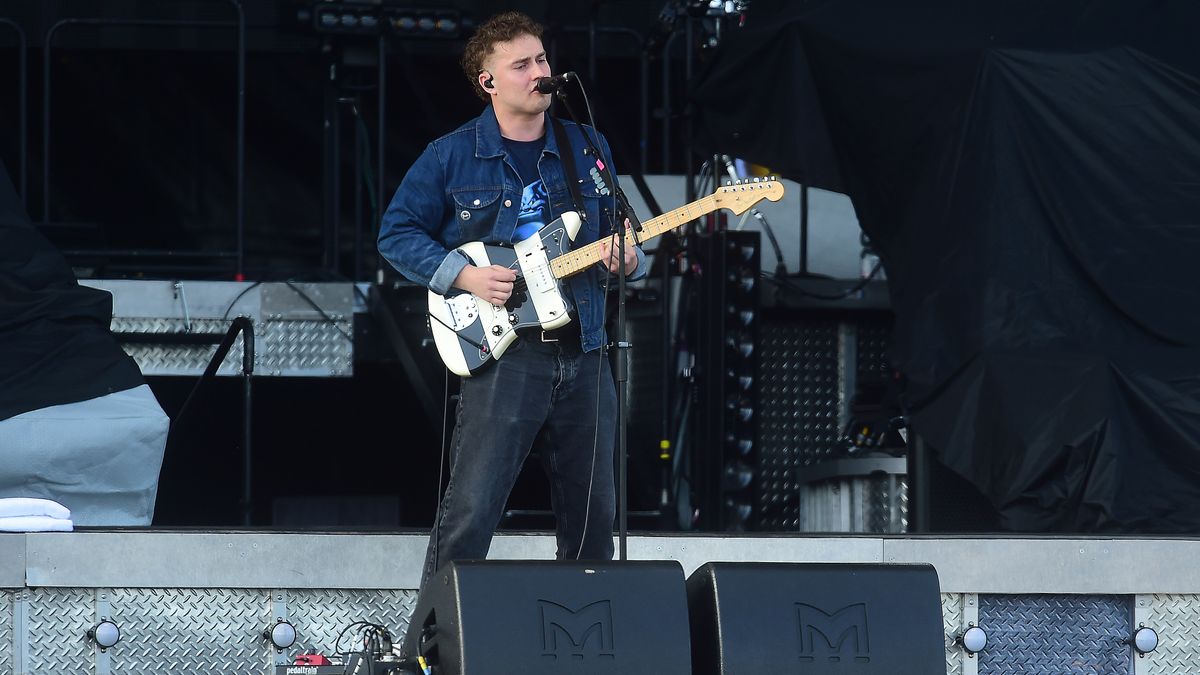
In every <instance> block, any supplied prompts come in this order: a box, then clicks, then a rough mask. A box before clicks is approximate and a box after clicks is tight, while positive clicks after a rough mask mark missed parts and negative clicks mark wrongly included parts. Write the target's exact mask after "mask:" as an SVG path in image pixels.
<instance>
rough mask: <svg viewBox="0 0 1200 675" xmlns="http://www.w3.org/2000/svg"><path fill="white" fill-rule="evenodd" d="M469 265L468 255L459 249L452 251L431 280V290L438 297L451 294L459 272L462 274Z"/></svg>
mask: <svg viewBox="0 0 1200 675" xmlns="http://www.w3.org/2000/svg"><path fill="white" fill-rule="evenodd" d="M469 263H470V261H469V260H468V259H467V256H466V254H465V253H463V252H462V251H459V250H457V249H456V250H453V251H450V253H448V254H447V255H446V257H445V258H444V259H443V260H442V264H441V265H438V268H437V271H435V272H434V273H433V277H432V278H431V279H430V280H429V290H431V291H433V292H434V293H437V294H438V295H445V294H447V293H449V292H450V289H451V288H453V287H454V280H455V279H457V278H458V274H459V272H462V271H463V268H464V267H466V266H467V265H468V264H469Z"/></svg>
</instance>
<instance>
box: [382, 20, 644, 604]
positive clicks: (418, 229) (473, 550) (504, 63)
mask: <svg viewBox="0 0 1200 675" xmlns="http://www.w3.org/2000/svg"><path fill="white" fill-rule="evenodd" d="M541 35H542V27H541V26H540V25H539V24H537V23H536V22H534V21H533V20H532V19H530V18H529V17H527V16H525V15H524V14H520V13H517V12H507V13H503V14H499V15H497V16H495V17H492V18H491V19H489V20H488V21H486V22H485V23H483V24H482V25H481V26H479V28H478V30H477V31H476V33H475V35H474V36H473V37H472V38H471V39H470V40H469V41H468V43H467V46H466V50H465V52H464V54H463V58H462V65H463V71H464V72H465V74H466V76H467V79H468V80H469V81H470V82H471V86H472V87H473V88H474V90H475V93H476V94H477V95H479V97H480V98H482V99H483V100H484V101H485V102H486V103H487V104H488V106H487V107H486V108H485V109H484V111H483V113H482V114H481V115H480V116H479V117H477V118H475V119H474V120H471V121H470V122H467V123H466V124H464V125H463V126H461V127H459V128H458V129H457V130H455V131H453V132H451V133H449V134H447V135H445V136H443V137H441V138H439V139H437V140H435V141H433V142H432V143H430V144H429V145H428V147H426V149H425V151H424V153H422V154H421V156H420V157H419V158H417V160H416V162H415V163H414V164H413V165H412V167H411V168H410V169H409V171H408V174H407V175H406V176H405V177H404V180H403V181H402V182H401V184H400V187H399V189H397V190H396V194H395V196H394V197H393V198H392V201H391V204H390V205H389V206H388V209H387V212H386V213H385V214H384V216H383V222H382V227H381V229H380V233H379V252H380V254H381V255H383V256H384V258H386V259H387V260H388V262H390V263H391V264H392V265H393V266H394V267H395V268H396V269H397V270H399V272H400V273H401V274H403V275H404V276H405V277H407V278H409V279H411V280H412V281H414V282H416V283H420V284H423V285H424V286H426V287H428V288H429V289H430V290H432V291H434V292H436V293H438V294H440V295H445V294H447V293H450V292H451V289H461V290H463V291H467V292H470V293H471V294H473V295H475V296H477V297H479V298H482V299H484V300H486V301H488V302H491V303H492V304H494V305H503V304H504V303H505V301H507V300H508V298H509V296H510V295H511V294H512V292H513V284H514V281H516V274H515V273H514V272H513V271H512V270H510V269H508V268H505V267H501V266H498V265H492V266H476V265H475V264H473V263H472V261H471V260H469V259H468V258H467V256H465V255H464V254H462V253H461V252H459V251H455V250H453V249H455V248H456V247H458V246H460V245H462V244H465V243H467V242H471V241H482V242H484V243H488V244H511V243H514V242H517V241H520V240H522V239H525V238H526V237H528V236H529V235H531V234H532V233H534V232H536V231H537V230H538V229H539V228H540V227H541V226H542V225H543V224H544V223H548V222H552V221H553V220H554V219H555V218H557V217H558V216H559V215H560V214H561V213H563V212H564V211H581V212H582V215H584V216H585V220H584V223H583V226H582V228H581V229H580V232H579V234H578V236H577V238H576V240H575V241H574V243H573V247H574V248H578V247H580V246H582V245H585V244H588V243H591V242H594V241H596V240H598V239H601V238H602V237H604V238H605V241H604V242H603V243H602V244H601V246H602V260H604V261H605V263H604V267H606V268H607V269H604V267H599V266H597V267H595V268H593V269H590V270H588V271H586V272H585V273H582V274H577V275H575V276H572V277H570V278H569V279H568V280H567V281H566V282H565V283H564V284H563V286H564V288H565V292H566V294H567V295H568V296H569V297H568V298H567V299H568V300H569V301H570V304H571V305H572V306H573V307H574V308H575V317H573V320H572V321H571V323H569V324H567V325H566V326H564V327H562V328H558V329H556V330H553V331H542V330H532V329H530V330H524V331H522V337H521V338H520V339H518V340H517V342H516V343H514V344H513V345H512V346H510V347H509V348H508V350H507V351H505V352H504V354H503V356H502V358H500V359H498V360H496V361H495V362H494V363H492V364H490V365H489V366H488V367H486V368H485V369H483V370H481V371H479V372H478V373H477V374H476V375H475V376H474V377H470V378H465V379H464V380H463V382H462V388H461V396H460V398H459V403H458V415H457V420H456V422H455V425H454V433H453V437H452V439H451V447H450V453H451V454H450V480H449V483H448V484H447V486H446V492H445V495H444V496H443V497H442V501H441V504H440V506H439V508H438V513H437V516H436V520H435V523H434V527H433V533H432V536H431V537H430V539H429V549H428V551H427V553H426V558H425V567H424V571H423V574H422V583H421V585H422V587H424V585H425V582H426V581H427V580H428V579H429V577H430V576H431V575H432V574H433V572H434V571H436V570H437V569H438V568H439V567H440V566H442V565H444V564H445V563H447V562H449V561H451V560H461V559H482V558H485V557H486V556H487V552H488V548H489V546H490V545H491V540H492V533H493V532H494V530H495V528H496V526H497V525H498V524H499V522H500V516H501V514H502V513H503V510H504V505H505V502H506V500H507V499H508V495H509V493H510V492H511V490H512V487H513V484H514V482H515V481H516V479H517V475H518V473H519V472H520V469H521V465H522V464H523V463H524V461H525V458H526V456H528V454H529V452H530V450H531V449H532V448H536V449H537V451H538V454H539V456H540V458H541V461H542V465H543V468H544V469H545V471H546V475H547V477H548V478H549V479H550V486H551V499H552V506H553V508H554V513H555V516H556V518H557V539H558V558H559V559H576V558H579V559H592V560H608V559H611V558H612V555H613V538H612V524H613V517H614V512H615V501H616V500H615V489H614V480H613V478H614V477H613V445H614V432H615V422H616V391H615V389H614V386H613V377H612V372H611V370H610V368H609V364H608V362H607V359H606V358H605V357H604V352H603V346H604V344H605V340H606V338H605V331H604V304H605V303H604V294H605V281H606V277H607V276H608V275H609V274H615V273H617V271H618V270H619V269H620V267H619V265H620V263H621V261H620V260H618V259H617V255H618V254H617V253H616V251H615V247H614V246H613V243H614V241H613V239H612V238H611V237H608V236H607V235H608V234H609V232H610V227H611V225H610V221H611V218H612V217H613V216H612V214H611V213H610V212H611V206H612V200H611V197H610V196H608V195H602V194H601V189H600V187H598V186H597V184H596V183H595V181H593V180H592V179H591V173H590V172H591V170H592V169H593V168H595V167H596V166H597V158H596V157H594V156H592V155H590V154H585V152H584V151H585V149H587V148H588V147H589V143H588V139H587V138H585V136H584V132H585V130H586V133H587V134H588V135H589V136H590V138H591V139H592V141H593V142H594V143H595V144H596V145H597V146H598V150H599V152H600V154H601V157H600V161H601V162H603V164H604V165H607V166H608V167H609V168H610V169H611V166H612V164H611V161H610V157H611V156H610V154H609V149H608V143H607V141H606V140H605V139H604V137H603V136H601V135H599V133H598V132H596V131H595V130H593V129H590V128H581V127H580V126H577V125H575V124H572V123H570V122H563V123H562V124H563V127H564V130H565V142H563V141H562V140H560V139H559V138H558V137H557V136H556V134H555V133H554V132H553V130H552V124H551V120H550V117H549V115H548V113H547V112H546V111H547V109H548V108H549V107H550V102H551V101H550V96H549V95H548V94H542V93H539V92H538V91H537V83H538V79H539V78H543V77H548V76H549V75H550V66H549V63H548V62H547V60H546V50H545V48H543V46H542V41H541ZM566 146H569V147H566ZM566 162H571V163H572V164H573V166H574V175H575V176H578V177H580V178H582V179H583V180H582V181H581V182H579V183H578V190H577V191H573V190H572V189H571V186H570V185H569V184H568V181H569V178H568V175H570V174H569V172H568V171H566V170H565V167H564V163H566ZM573 192H575V194H577V195H578V198H579V201H581V202H582V203H581V204H578V205H576V204H575V199H576V196H575V194H573ZM624 257H625V260H624V265H625V271H626V274H627V276H628V277H629V278H630V279H635V278H637V277H640V276H642V275H643V274H644V272H645V270H644V268H645V264H644V256H643V254H642V252H641V250H640V249H638V248H637V247H634V246H627V247H626V248H625V256H624Z"/></svg>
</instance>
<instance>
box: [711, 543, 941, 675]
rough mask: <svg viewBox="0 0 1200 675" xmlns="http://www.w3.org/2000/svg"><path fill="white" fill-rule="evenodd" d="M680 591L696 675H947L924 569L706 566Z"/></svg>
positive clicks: (929, 570) (932, 577)
mask: <svg viewBox="0 0 1200 675" xmlns="http://www.w3.org/2000/svg"><path fill="white" fill-rule="evenodd" d="M687 592H688V605H689V608H690V611H691V625H692V641H691V642H692V662H693V663H694V664H695V671H694V672H695V675H780V674H781V673H798V674H804V673H811V674H813V675H816V674H818V673H820V674H822V675H824V674H825V673H836V674H837V675H930V673H944V672H945V671H946V664H945V654H944V651H945V643H944V637H943V633H942V605H941V592H940V589H939V586H938V578H937V572H936V571H935V570H934V569H933V567H932V566H930V565H876V564H850V563H837V564H824V563H812V564H809V563H798V564H792V563H708V564H706V565H704V566H702V567H700V568H699V569H697V570H696V571H695V572H694V573H692V575H691V577H689V578H688V581H687Z"/></svg>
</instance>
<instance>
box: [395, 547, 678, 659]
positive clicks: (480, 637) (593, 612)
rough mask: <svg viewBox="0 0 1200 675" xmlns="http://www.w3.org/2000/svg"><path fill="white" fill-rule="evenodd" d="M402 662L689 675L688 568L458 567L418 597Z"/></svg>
mask: <svg viewBox="0 0 1200 675" xmlns="http://www.w3.org/2000/svg"><path fill="white" fill-rule="evenodd" d="M403 653H404V656H405V657H406V658H416V657H417V656H418V655H420V656H423V657H424V658H426V659H427V660H428V661H429V662H430V665H433V666H436V670H434V672H436V673H438V675H643V674H644V675H692V667H691V651H690V647H689V644H688V608H687V593H686V590H685V585H684V577H683V568H682V567H680V565H679V563H678V562H640V561H639V562H604V563H581V562H550V561H544V562H516V561H464V562H452V563H449V564H447V565H446V566H445V567H443V568H442V569H441V570H440V571H439V572H438V573H437V574H435V575H434V576H433V578H432V579H431V580H430V581H429V582H428V584H426V587H425V588H424V589H423V590H422V592H421V597H420V599H419V600H418V601H417V608H416V609H415V610H414V611H413V615H412V620H411V622H410V623H409V627H408V633H407V634H406V636H405V639H404V649H403Z"/></svg>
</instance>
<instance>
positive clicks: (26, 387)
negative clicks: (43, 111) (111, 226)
mask: <svg viewBox="0 0 1200 675" xmlns="http://www.w3.org/2000/svg"><path fill="white" fill-rule="evenodd" d="M111 319H112V296H111V295H110V294H109V293H107V292H105V291H100V290H96V289H93V288H88V287H86V286H80V285H79V284H78V283H77V282H76V280H75V273H74V272H73V271H72V270H71V267H70V266H69V265H68V264H67V261H66V259H65V258H64V257H63V256H62V254H61V253H59V251H58V250H57V249H56V248H54V246H53V245H52V244H51V243H50V242H49V241H47V240H46V238H45V237H43V236H42V234H41V233H40V232H38V231H37V229H36V228H34V226H33V225H32V224H30V222H29V218H28V217H27V216H26V214H25V209H24V207H23V206H22V205H21V200H20V199H19V198H18V196H17V194H16V191H15V190H14V189H13V184H12V181H11V180H10V179H9V176H8V172H7V170H6V169H5V168H4V165H3V163H0V420H5V419H8V418H9V417H12V416H13V415H19V414H21V413H23V412H28V411H30V410H37V409H38V408H45V407H48V406H52V405H61V404H64V403H75V402H78V401H86V400H88V399H92V398H96V397H98V396H103V395H105V394H110V393H112V392H115V391H123V390H125V389H130V388H133V387H136V386H139V385H141V384H143V383H144V379H143V378H142V374H141V371H140V370H138V367H137V364H136V363H135V362H134V361H133V359H131V358H129V356H127V355H126V354H125V352H123V351H121V347H120V346H119V345H118V344H117V342H116V340H115V339H114V338H113V335H112V333H111V332H110V331H109V323H110V321H111ZM3 451H4V448H0V452H3Z"/></svg>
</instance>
